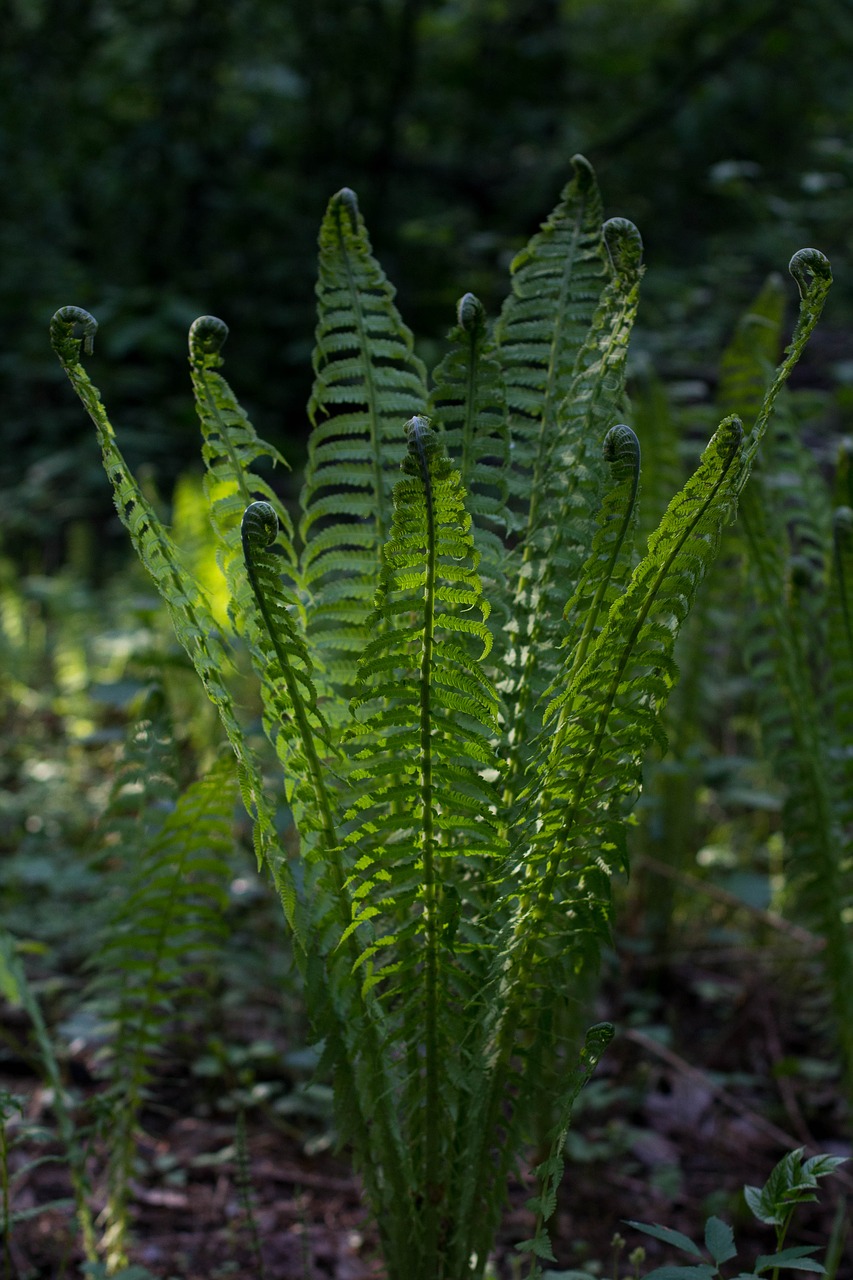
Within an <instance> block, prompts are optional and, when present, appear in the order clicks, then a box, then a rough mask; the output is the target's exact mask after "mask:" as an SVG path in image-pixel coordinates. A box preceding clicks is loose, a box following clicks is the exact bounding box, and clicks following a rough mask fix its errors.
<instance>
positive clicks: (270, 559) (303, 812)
mask: <svg viewBox="0 0 853 1280" xmlns="http://www.w3.org/2000/svg"><path fill="white" fill-rule="evenodd" d="M278 535H279V520H278V515H277V513H276V510H275V508H274V507H273V506H272V504H271V503H269V502H252V503H250V505H249V506H248V507H247V508H246V510H245V512H244V514H243V520H242V524H241V540H242V547H243V559H244V564H245V569H246V575H247V578H248V582H249V585H250V588H251V592H252V595H253V598H254V605H255V608H254V610H253V613H250V614H249V618H252V619H253V621H251V622H249V624H248V626H247V628H246V629H247V633H248V639H249V646H250V651H251V654H252V660H253V662H254V664H255V667H256V669H257V670H258V673H259V675H260V677H261V682H262V690H263V695H264V727H265V729H266V732H267V735H268V737H269V738H270V741H271V742H272V743H273V744H274V746H275V748H276V751H277V753H278V756H279V759H280V760H281V763H282V765H283V767H284V776H285V793H286V796H287V802H288V804H289V805H290V806H291V808H292V809H293V811H294V815H295V817H296V820H297V822H298V824H299V829H300V831H301V832H302V835H303V838H304V839H305V840H306V841H307V843H306V846H305V852H306V854H309V853H310V850H311V848H313V846H314V844H315V841H316V836H317V833H322V835H323V843H324V847H325V849H326V850H327V852H328V851H331V850H333V849H336V848H337V847H338V837H337V834H336V831H335V822H334V817H333V803H332V800H331V798H330V794H329V785H328V783H329V780H330V779H329V776H328V770H329V761H330V759H333V758H334V755H335V751H334V748H333V746H332V743H331V739H330V734H329V728H328V725H327V724H326V721H325V719H324V717H323V714H322V711H321V710H320V708H319V706H318V701H317V689H316V687H315V684H314V667H313V662H312V658H311V655H310V653H309V651H308V648H307V646H306V643H305V640H304V637H303V636H302V634H301V632H300V629H299V627H298V626H297V619H298V612H297V604H296V600H295V598H294V596H293V594H292V593H291V592H288V591H287V589H286V587H285V585H284V583H283V581H282V569H281V564H282V557H281V556H280V555H279V554H278ZM273 548H275V550H274V549H273ZM253 615H254V616H253Z"/></svg>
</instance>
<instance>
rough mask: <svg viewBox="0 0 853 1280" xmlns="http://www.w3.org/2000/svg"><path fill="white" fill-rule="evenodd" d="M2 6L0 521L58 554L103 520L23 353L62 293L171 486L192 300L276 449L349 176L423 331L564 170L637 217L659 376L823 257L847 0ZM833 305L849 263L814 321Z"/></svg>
mask: <svg viewBox="0 0 853 1280" xmlns="http://www.w3.org/2000/svg"><path fill="white" fill-rule="evenodd" d="M2 19H3V33H4V38H3V44H2V50H0V86H2V88H0V94H2V100H0V178H2V184H3V185H2V189H3V192H4V199H3V209H2V213H0V253H2V261H3V272H2V280H0V318H2V322H3V333H4V335H5V340H4V351H3V356H2V365H0V372H2V382H3V388H4V392H3V396H4V413H3V422H2V427H0V431H2V440H3V449H2V459H0V489H1V490H3V491H5V493H6V494H9V495H10V496H9V497H8V498H7V500H6V501H4V502H3V504H2V515H0V521H2V526H3V527H4V528H5V529H7V530H8V531H9V532H15V531H18V532H21V531H22V530H23V529H24V528H26V530H27V532H28V533H33V532H37V534H38V538H39V545H41V544H45V543H46V544H48V545H49V547H50V553H51V564H52V566H55V565H56V563H57V561H58V560H61V559H62V557H63V555H64V554H65V552H64V541H63V537H62V531H63V529H64V527H65V526H66V524H67V522H68V521H70V520H73V519H74V518H75V517H76V516H80V515H84V514H85V515H90V514H92V513H93V512H95V511H99V512H101V513H103V512H104V511H105V510H106V509H107V504H106V502H105V499H104V490H103V486H102V484H101V481H100V478H99V476H98V475H97V470H96V467H95V465H94V462H93V452H92V449H91V441H90V439H89V437H88V434H87V433H86V431H85V427H84V426H82V425H81V423H80V421H79V418H78V416H77V414H76V412H75V409H74V406H73V405H72V404H71V403H70V400H69V398H68V395H67V392H66V389H65V388H64V387H63V386H62V385H61V381H60V374H59V371H58V370H57V369H56V368H55V367H54V366H53V364H51V359H50V352H49V351H48V350H47V348H46V346H45V342H44V332H45V326H46V324H47V321H48V320H49V318H50V316H51V315H52V314H53V312H54V311H55V309H56V306H57V305H58V304H62V303H64V302H71V301H73V302H75V303H76V304H77V305H80V306H84V307H86V308H87V309H88V310H90V311H91V312H92V313H93V314H95V315H97V316H98V318H99V321H100V322H101V325H102V335H101V339H100V342H99V349H98V354H99V357H103V358H104V362H105V365H106V366H108V367H109V370H110V372H109V374H108V375H107V377H108V378H109V382H108V383H107V386H106V388H105V390H106V393H107V395H108V398H109V399H110V400H111V402H112V403H114V404H117V405H118V406H119V412H118V413H117V417H118V419H119V421H121V422H122V424H123V426H124V429H125V432H126V433H129V445H128V447H129V451H130V454H131V461H132V462H136V461H138V460H139V459H140V458H141V457H142V456H144V458H145V459H146V460H148V461H149V462H151V463H152V465H153V466H154V468H155V471H156V474H157V475H158V477H159V478H160V482H161V484H162V485H163V486H164V488H165V489H166V490H168V489H169V487H170V486H171V483H172V481H173V479H174V475H175V474H176V471H177V470H180V469H181V468H182V467H183V466H184V465H185V464H186V462H187V460H188V459H190V458H192V457H193V456H194V430H195V428H194V426H193V424H192V421H191V416H190V410H189V407H188V405H187V403H186V399H185V397H184V394H183V373H184V365H183V360H182V357H181V355H180V352H181V349H182V345H183V342H184V335H185V333H186V329H187V326H188V325H189V323H190V322H191V321H192V320H193V319H194V318H195V316H197V315H200V314H203V313H205V312H213V313H214V314H216V315H221V316H222V317H223V318H224V319H225V320H226V321H227V322H228V324H229V325H230V326H231V329H232V331H233V335H234V336H233V338H232V341H231V345H230V347H229V353H228V354H229V367H230V368H231V370H232V375H233V378H234V381H235V382H236V383H237V384H238V385H239V386H242V387H244V388H246V389H247V391H246V395H247V396H248V397H251V400H250V403H249V406H248V407H249V411H250V413H253V414H254V416H255V418H256V420H257V424H258V428H259V430H260V431H261V432H262V433H263V434H264V435H267V436H270V437H273V438H275V439H276V441H277V442H278V443H279V444H280V445H281V446H282V447H283V448H284V449H285V450H286V452H287V453H288V454H289V455H290V456H291V457H292V458H294V459H295V460H297V461H298V460H299V458H300V457H301V452H302V442H303V441H304V435H305V427H306V424H305V415H304V405H305V402H306V398H307V390H308V387H309V370H308V356H309V353H310V335H311V332H312V326H313V319H312V317H313V297H312V288H313V274H312V273H313V262H314V248H315V244H316V234H317V227H318V225H319V221H320V217H321V215H322V211H323V209H324V208H325V203H326V201H327V199H328V197H329V196H330V195H331V193H332V192H333V191H335V190H337V189H338V188H339V187H341V186H343V185H348V186H351V187H353V188H354V189H355V190H356V191H357V192H358V195H359V199H360V203H361V207H362V208H363V210H364V213H365V216H366V218H367V221H368V225H369V226H370V227H371V229H372V236H373V240H374V245H375V248H376V249H377V251H378V253H379V255H380V257H381V259H382V261H383V262H384V263H385V265H386V269H387V270H388V272H389V274H390V275H391V277H392V278H393V279H394V280H395V281H397V282H398V288H399V289H400V294H401V298H400V302H401V308H402V311H403V314H404V315H405V316H406V318H407V320H408V322H409V324H410V325H411V327H412V328H413V330H414V332H415V333H417V334H419V335H423V338H422V341H425V342H429V341H430V339H432V340H435V339H437V338H439V337H440V336H442V335H443V334H444V333H445V332H446V330H447V329H448V328H449V326H450V324H451V323H452V318H453V310H452V309H453V306H454V304H455V301H456V298H457V297H458V296H459V293H460V292H462V291H464V289H466V288H470V289H471V290H473V291H474V292H475V293H477V295H478V296H479V297H481V299H482V300H483V302H484V303H485V304H486V306H487V309H488V310H490V311H493V310H494V304H495V302H496V301H499V300H500V296H501V295H500V292H499V290H501V289H502V287H503V286H502V284H501V283H500V282H501V280H502V279H503V277H504V274H505V267H506V263H507V260H508V257H509V256H511V254H512V252H513V250H514V249H515V248H517V247H519V246H520V245H521V244H522V243H524V242H525V241H526V239H527V236H528V235H529V234H530V232H531V231H532V230H533V229H534V228H535V226H536V224H537V222H538V220H539V219H540V218H541V216H542V211H543V210H545V209H549V208H551V206H552V205H553V202H554V200H555V199H556V195H557V193H558V192H559V190H560V188H561V187H562V185H563V183H564V182H565V181H566V178H567V175H568V172H569V159H570V157H571V156H572V154H573V153H575V152H576V151H581V152H583V153H584V154H585V155H588V156H589V158H590V160H591V161H592V163H593V165H594V166H595V168H596V171H597V173H598V174H599V178H600V181H601V184H602V189H603V190H604V191H605V193H606V199H607V208H606V209H605V214H606V215H608V216H609V215H611V214H622V215H624V216H628V217H630V218H632V219H633V221H634V222H636V223H637V225H638V226H640V227H642V229H643V234H644V237H645V240H646V251H647V260H648V261H649V262H650V263H651V264H652V265H653V267H654V272H653V273H652V274H651V275H650V278H649V281H648V287H647V289H646V310H645V318H644V324H645V326H647V327H648V329H649V330H650V331H651V332H652V333H661V332H663V331H664V330H665V329H669V331H670V332H671V326H663V325H661V324H659V323H658V322H659V319H661V318H662V316H663V315H667V316H668V317H670V318H676V317H677V318H679V319H686V320H687V322H688V325H689V327H688V328H687V329H686V330H684V329H683V328H679V330H678V333H677V339H678V340H677V341H675V340H674V339H673V338H670V339H667V340H666V341H668V343H669V349H668V350H667V351H666V353H662V352H660V351H659V350H658V349H657V347H656V346H655V344H654V343H652V340H651V338H650V339H649V345H650V347H651V349H652V354H653V355H654V358H655V366H656V368H657V369H658V372H664V371H666V368H667V366H668V365H669V366H671V365H675V366H676V368H677V369H678V371H679V372H680V373H684V372H685V371H690V372H695V371H696V368H697V364H698V362H699V361H701V357H702V355H703V354H704V353H706V352H707V350H708V342H707V340H708V338H709V337H711V336H713V337H715V338H716V337H718V336H719V328H720V326H722V327H723V330H724V329H725V327H726V326H727V325H729V324H730V323H731V322H732V320H733V318H734V315H735V314H736V307H737V305H738V303H740V304H743V303H745V302H746V301H747V300H748V299H749V297H751V296H752V294H753V293H754V291H755V287H756V286H757V284H758V283H759V282H760V280H761V279H762V278H763V276H764V275H765V274H766V272H767V271H768V270H771V269H776V268H778V267H779V265H780V264H782V263H784V262H786V261H787V259H788V257H789V256H790V254H791V252H793V250H794V249H796V248H799V247H802V245H804V244H809V243H816V244H817V245H818V246H819V247H820V248H822V249H823V251H824V252H825V253H827V254H828V256H829V257H830V258H831V259H833V260H838V255H839V253H840V252H841V253H843V252H846V239H847V229H848V222H847V215H846V209H847V208H848V206H849V199H850V186H851V181H853V149H851V144H850V137H851V132H853V130H851V125H853V89H851V86H850V79H849V75H848V66H849V64H848V61H847V58H846V57H845V50H846V51H847V53H848V54H849V53H850V52H851V51H853V13H851V10H850V6H849V5H848V4H846V3H844V0H814V3H811V4H809V5H808V6H803V5H793V6H792V5H789V4H785V3H782V2H781V0H656V2H655V3H650V4H642V5H640V4H625V3H622V2H620V0H443V2H442V3H438V2H436V0H360V2H359V3H353V4H347V5H340V4H339V3H338V2H337V0H317V2H316V3H313V4H311V5H310V6H308V5H300V4H295V3H294V4H272V3H269V0H244V3H241V4H239V5H231V4H227V3H225V0H205V3H203V4H202V3H201V0H146V2H145V3H139V2H138V0H115V2H110V0H83V2H82V3H79V4H78V3H74V4H70V3H69V0H4V3H3V5H2ZM712 298H713V299H714V305H713V306H710V305H709V304H710V302H711V299H712ZM652 303H653V304H654V305H651V304H652ZM850 305H851V303H850V294H849V291H848V290H847V289H846V287H845V285H844V283H843V276H842V283H841V287H840V288H838V289H836V294H835V297H834V302H833V313H832V315H831V316H830V317H829V322H830V324H832V322H833V315H834V317H835V322H836V323H841V317H842V316H844V315H846V314H847V311H848V310H849V307H850ZM711 313H712V314H713V317H714V320H713V323H714V324H715V325H716V326H717V329H718V332H717V333H715V334H713V335H709V333H708V325H709V321H708V316H709V314H711ZM685 339H686V340H685ZM714 346H715V348H716V349H717V350H718V349H719V343H718V342H715V344H714ZM664 356H665V358H664ZM143 440H144V446H142V441H143ZM135 443H139V445H140V446H142V447H139V448H138V449H134V447H133V446H134V444H135ZM72 480H73V483H71V481H72ZM12 490H14V499H13V500H12V498H11V494H10V491H12Z"/></svg>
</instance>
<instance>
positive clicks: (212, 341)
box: [190, 316, 228, 369]
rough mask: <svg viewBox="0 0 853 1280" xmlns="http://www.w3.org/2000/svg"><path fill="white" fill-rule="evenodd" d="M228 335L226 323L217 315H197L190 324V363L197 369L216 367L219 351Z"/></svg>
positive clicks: (218, 363)
mask: <svg viewBox="0 0 853 1280" xmlns="http://www.w3.org/2000/svg"><path fill="white" fill-rule="evenodd" d="M227 337H228V325H227V324H226V323H225V321H224V320H220V319H219V318H218V317H217V316H199V318H198V319H197V320H194V321H193V322H192V324H191V325H190V363H191V364H193V365H195V366H196V367H197V368H199V369H216V368H217V367H218V366H219V365H220V364H221V363H222V360H221V359H220V356H219V352H220V351H221V350H222V348H223V346H224V345H225V340H226V338H227Z"/></svg>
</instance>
